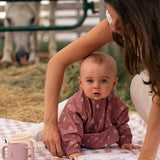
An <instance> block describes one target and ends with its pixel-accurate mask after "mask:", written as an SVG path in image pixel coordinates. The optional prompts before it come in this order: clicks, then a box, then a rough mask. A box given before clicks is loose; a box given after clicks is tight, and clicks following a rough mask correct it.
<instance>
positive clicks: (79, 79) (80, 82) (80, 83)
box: [78, 77, 82, 88]
mask: <svg viewBox="0 0 160 160" xmlns="http://www.w3.org/2000/svg"><path fill="white" fill-rule="evenodd" d="M78 81H79V86H80V88H82V81H81V78H80V77H78Z"/></svg>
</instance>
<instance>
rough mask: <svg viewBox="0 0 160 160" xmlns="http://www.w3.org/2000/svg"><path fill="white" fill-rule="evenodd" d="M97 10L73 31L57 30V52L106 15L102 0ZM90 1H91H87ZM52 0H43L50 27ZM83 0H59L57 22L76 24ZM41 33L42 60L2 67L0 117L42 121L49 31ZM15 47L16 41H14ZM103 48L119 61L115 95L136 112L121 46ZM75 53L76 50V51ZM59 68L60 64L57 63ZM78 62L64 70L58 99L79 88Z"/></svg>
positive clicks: (0, 36) (43, 21) (0, 16)
mask: <svg viewBox="0 0 160 160" xmlns="http://www.w3.org/2000/svg"><path fill="white" fill-rule="evenodd" d="M92 1H93V2H94V4H95V11H96V13H93V12H92V11H91V10H89V11H88V16H87V18H86V19H85V21H84V23H83V24H82V25H81V26H80V27H78V28H76V29H72V30H59V31H55V39H56V45H57V51H59V50H60V49H62V48H64V47H65V46H66V45H68V44H69V43H71V42H72V41H74V40H75V39H77V38H78V37H80V36H82V35H83V34H85V33H86V32H88V31H89V30H90V29H91V28H93V27H94V26H95V25H97V24H98V23H99V22H100V21H101V20H103V19H104V18H106V17H105V10H106V6H105V4H104V2H103V0H92ZM88 2H91V1H90V0H88ZM49 4H50V2H49V1H41V11H40V25H42V26H49V25H50V23H49V10H48V7H49ZM82 4H83V1H82V0H76V1H67V0H59V1H58V3H57V7H56V21H55V25H62V26H63V25H74V24H75V23H77V22H78V20H79V19H80V18H81V16H82V14H83V9H82ZM5 6H6V2H0V26H4V18H5V15H6V13H5ZM37 33H38V56H39V58H40V61H39V62H38V63H35V64H32V65H24V66H20V65H18V64H17V62H16V61H15V57H14V56H15V55H14V54H13V59H14V62H13V64H12V65H11V66H9V67H8V68H5V67H3V66H1V67H0V117H1V118H11V119H16V120H20V121H27V122H37V123H38V122H42V121H43V114H44V87H45V76H46V69H47V63H48V60H49V56H48V45H49V34H50V33H49V31H37ZM12 45H13V48H14V43H13V44H12ZM3 48H4V32H0V58H1V57H2V55H3ZM100 51H103V52H106V53H108V54H110V55H111V56H112V57H113V58H114V59H115V60H116V62H117V66H118V78H119V81H118V84H117V86H116V88H115V92H116V94H117V95H118V96H119V97H120V98H121V99H122V100H123V101H124V102H125V103H126V104H127V105H128V106H129V108H130V111H135V108H134V106H133V104H132V101H131V98H130V82H131V79H132V76H130V75H129V74H128V73H127V72H126V69H125V67H124V63H123V56H122V51H121V49H120V48H119V47H118V46H117V45H116V44H115V43H110V44H108V45H106V46H104V47H103V48H101V49H100ZM75 54H76V51H75ZM57 67H58V66H57ZM78 69H79V62H77V63H75V64H73V65H71V66H69V67H68V68H67V69H66V71H65V76H64V82H63V86H62V90H61V94H60V98H59V102H61V101H63V100H64V99H67V98H68V97H70V96H71V95H72V94H73V93H74V92H76V91H77V87H78V81H77V77H78V76H79V74H78Z"/></svg>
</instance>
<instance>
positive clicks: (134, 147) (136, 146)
mask: <svg viewBox="0 0 160 160" xmlns="http://www.w3.org/2000/svg"><path fill="white" fill-rule="evenodd" d="M121 148H122V149H129V150H132V149H140V148H141V146H138V145H133V144H132V143H124V144H122V145H121Z"/></svg>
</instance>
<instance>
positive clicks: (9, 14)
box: [1, 1, 57, 67]
mask: <svg viewBox="0 0 160 160" xmlns="http://www.w3.org/2000/svg"><path fill="white" fill-rule="evenodd" d="M56 4H57V2H56V1H50V5H49V12H50V18H49V21H50V25H54V24H55V10H56ZM5 11H6V17H5V20H4V25H5V26H6V27H9V26H12V27H16V26H32V25H33V26H34V25H39V13H40V2H8V3H7V5H6V8H5ZM50 32H51V33H50V42H49V57H52V56H53V55H54V54H55V53H56V42H55V33H54V31H50ZM31 35H32V36H31ZM30 39H31V52H30V45H29V44H30ZM12 42H14V43H15V57H16V60H17V62H18V63H19V64H20V65H24V64H27V63H28V61H29V63H35V62H37V61H38V60H39V58H38V55H37V32H30V31H25V32H22V31H20V32H5V44H4V50H3V57H2V59H1V62H2V64H3V65H4V66H5V67H7V66H9V65H10V64H12V53H13V47H12Z"/></svg>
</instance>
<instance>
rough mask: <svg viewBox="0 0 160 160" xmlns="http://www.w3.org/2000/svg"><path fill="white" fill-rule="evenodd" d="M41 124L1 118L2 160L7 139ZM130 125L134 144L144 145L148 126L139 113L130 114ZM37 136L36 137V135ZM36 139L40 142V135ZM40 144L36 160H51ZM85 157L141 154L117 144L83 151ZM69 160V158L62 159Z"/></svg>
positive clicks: (115, 159) (114, 159)
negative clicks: (123, 148) (3, 147)
mask: <svg viewBox="0 0 160 160" xmlns="http://www.w3.org/2000/svg"><path fill="white" fill-rule="evenodd" d="M40 125H41V124H37V123H30V122H21V121H17V120H12V119H5V118H0V160H2V158H1V157H2V156H1V149H2V146H3V145H4V142H5V138H7V137H9V136H10V135H12V134H17V133H21V132H25V131H28V130H29V129H30V128H36V127H37V126H40ZM129 125H130V127H131V131H132V134H133V143H134V144H138V145H142V144H143V142H144V137H145V133H146V124H145V122H144V121H143V120H142V119H141V118H140V116H139V115H138V114H137V113H130V121H129ZM34 136H35V135H34ZM37 136H38V137H35V138H37V139H39V140H40V138H41V137H40V136H41V135H40V134H39V135H37ZM37 143H38V151H37V152H36V153H35V160H51V159H52V155H51V154H50V152H49V151H48V150H47V149H46V148H45V147H44V144H43V142H42V141H39V142H37ZM81 151H82V153H83V154H84V156H81V157H80V158H79V160H136V159H138V156H139V154H140V150H139V149H138V150H132V151H129V150H122V149H120V148H119V147H118V146H117V145H116V144H113V145H112V146H110V147H107V148H104V149H86V148H82V149H81ZM61 160H67V158H61Z"/></svg>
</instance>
